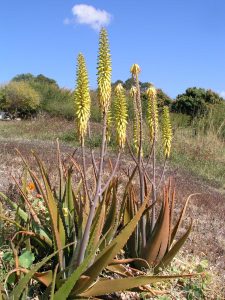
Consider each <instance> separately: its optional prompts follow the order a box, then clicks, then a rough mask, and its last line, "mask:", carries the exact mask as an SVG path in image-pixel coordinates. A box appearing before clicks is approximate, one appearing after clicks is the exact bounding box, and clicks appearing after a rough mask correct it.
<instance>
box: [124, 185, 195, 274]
mask: <svg viewBox="0 0 225 300" xmlns="http://www.w3.org/2000/svg"><path fill="white" fill-rule="evenodd" d="M189 199H190V197H188V198H187V200H186V202H185V204H184V207H183V209H182V210H181V213H180V215H179V217H178V220H177V222H176V223H175V224H174V205H175V188H174V187H173V186H172V185H171V181H170V182H169V183H168V184H167V185H166V186H165V187H164V193H163V199H162V201H160V199H158V201H159V202H161V208H160V211H159V215H158V218H157V220H156V223H155V226H154V228H153V231H152V230H151V216H150V214H148V216H147V217H146V227H145V230H146V237H147V239H146V244H145V245H143V244H142V240H140V238H139V237H140V235H141V232H140V231H141V227H140V226H137V228H136V230H135V231H134V232H133V234H132V235H131V237H130V239H129V240H128V242H127V252H128V256H129V257H139V258H142V259H143V260H144V262H143V261H135V266H136V267H138V268H143V267H146V262H147V263H148V265H149V266H150V267H151V268H153V269H154V272H155V273H158V272H159V271H160V270H161V269H162V268H165V267H167V266H168V265H169V264H170V262H171V261H172V259H173V258H174V256H175V255H176V254H177V252H178V251H179V250H180V248H181V247H182V246H183V244H184V242H185V241H186V239H187V238H188V235H189V234H190V231H191V227H192V221H191V222H190V225H189V226H188V228H187V230H186V232H185V233H184V234H183V235H182V236H181V237H180V238H179V239H178V240H176V241H175V238H176V234H177V232H178V230H179V228H180V227H181V224H182V221H183V219H184V216H185V211H186V208H187V205H188V202H189ZM126 201H127V202H126V208H125V213H124V223H125V224H126V223H127V222H128V221H129V220H130V219H131V218H132V217H133V216H134V215H135V213H136V211H137V210H138V201H137V196H136V193H135V189H134V186H133V185H132V184H130V186H129V190H128V191H127V196H126ZM145 261H146V262H145Z"/></svg>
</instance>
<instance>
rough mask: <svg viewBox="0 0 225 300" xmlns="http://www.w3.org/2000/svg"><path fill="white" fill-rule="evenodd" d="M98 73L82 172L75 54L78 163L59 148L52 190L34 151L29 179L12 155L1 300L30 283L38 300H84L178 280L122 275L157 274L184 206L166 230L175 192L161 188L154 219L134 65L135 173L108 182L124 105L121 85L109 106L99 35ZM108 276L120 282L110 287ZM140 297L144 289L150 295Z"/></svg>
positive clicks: (169, 253) (81, 92) (83, 127)
mask: <svg viewBox="0 0 225 300" xmlns="http://www.w3.org/2000/svg"><path fill="white" fill-rule="evenodd" d="M97 69H98V96H99V106H100V109H101V112H102V144H101V147H100V155H99V156H98V157H97V155H96V153H94V151H93V150H91V161H92V164H91V166H90V167H89V166H88V168H87V164H86V145H85V141H86V137H87V136H88V137H90V136H91V128H90V124H89V117H90V110H91V98H90V91H89V83H88V72H87V67H86V63H85V58H84V56H83V55H82V54H79V55H78V59H77V81H76V88H75V94H74V107H75V122H76V128H77V132H78V136H79V141H80V146H81V163H78V161H77V159H76V158H75V157H74V155H71V156H70V157H68V158H67V159H66V160H63V159H62V155H61V153H60V148H59V145H58V146H57V163H56V166H57V168H58V177H57V178H58V182H57V183H56V182H54V185H53V183H52V181H51V176H50V175H49V174H48V171H47V169H46V167H45V166H44V163H43V162H42V161H41V160H40V158H39V156H38V155H37V154H36V153H33V156H34V158H35V161H36V166H37V169H38V171H34V169H33V168H32V167H31V166H30V165H29V163H28V162H27V160H26V159H25V158H24V157H23V156H22V155H21V158H22V160H23V163H24V168H25V172H24V176H23V179H22V183H21V184H20V183H18V182H17V181H16V185H17V188H18V190H19V193H20V200H19V202H18V203H15V202H14V201H12V200H10V199H9V198H8V197H6V196H5V195H4V194H2V193H0V199H1V201H2V202H4V203H5V204H7V205H8V206H10V207H11V208H12V210H14V218H13V219H10V218H7V217H6V216H4V214H0V219H1V220H2V221H7V222H10V223H11V224H12V226H13V228H14V230H15V232H14V234H13V237H12V238H11V241H10V244H11V248H12V253H13V257H14V269H13V270H12V271H11V272H10V273H9V274H8V276H7V277H6V279H5V282H4V286H5V287H7V288H6V289H5V290H4V293H2V292H0V297H2V298H3V299H7V297H8V298H9V299H14V300H16V299H18V300H19V299H21V298H24V299H25V298H26V297H27V296H30V295H31V293H32V290H33V285H34V284H33V283H34V282H38V284H39V285H38V284H36V290H35V293H36V295H37V294H38V291H40V293H39V295H38V296H39V298H40V299H42V298H43V297H44V299H48V298H49V299H54V300H57V299H58V300H61V299H68V298H69V299H76V298H77V297H81V298H82V299H85V298H89V297H93V296H100V295H103V294H108V293H112V292H115V291H120V290H127V289H132V288H138V287H139V286H142V290H143V289H145V286H146V285H149V284H151V283H155V282H157V281H164V280H167V279H172V278H177V277H178V276H155V275H154V276H153V275H152V276H150V275H146V273H144V272H140V270H137V269H135V268H132V271H131V270H129V268H127V266H126V265H127V264H129V263H134V264H135V266H137V267H138V268H139V267H143V266H144V267H145V268H148V267H149V266H150V265H151V266H152V265H153V266H155V267H156V268H155V271H156V272H157V271H158V270H159V269H160V268H161V267H162V266H165V265H167V264H168V263H169V262H170V261H171V259H172V257H173V256H174V255H175V254H176V253H177V251H178V250H179V248H180V247H181V245H182V244H183V242H184V241H185V239H186V238H187V236H188V234H189V232H190V229H191V226H190V227H189V229H188V230H187V232H186V234H185V235H184V236H183V237H182V238H181V239H180V240H178V241H177V242H176V243H175V244H174V245H173V241H174V238H175V235H176V232H177V230H178V229H179V227H180V224H181V221H182V219H183V215H184V212H185V208H186V206H185V207H184V209H183V211H182V213H181V216H180V218H179V220H178V222H177V224H176V225H175V226H174V227H173V205H174V194H173V193H172V191H171V186H169V187H165V189H164V199H163V201H162V207H161V211H160V214H159V216H158V219H157V221H156V222H155V220H154V219H155V202H156V197H157V188H156V181H155V174H153V178H154V179H153V182H152V184H148V183H147V182H148V174H147V173H146V168H145V165H144V160H143V120H142V107H141V102H140V88H139V81H138V75H139V73H140V68H139V66H138V65H137V64H134V65H133V66H132V68H131V72H132V74H133V76H134V79H135V81H136V87H135V88H133V90H132V92H131V94H132V97H133V100H134V105H135V112H136V116H135V122H136V123H135V124H136V125H135V126H136V127H135V128H136V132H135V146H136V150H137V153H136V157H135V155H134V154H133V155H132V156H133V158H134V160H135V162H136V166H135V168H134V170H133V172H132V174H131V175H129V176H128V180H127V182H126V183H125V184H124V182H123V180H122V179H121V178H120V177H117V176H116V171H117V169H118V166H119V160H120V157H121V155H122V153H123V151H124V148H125V142H126V139H127V134H126V129H127V102H126V94H125V91H124V89H123V87H122V85H121V84H119V85H118V86H117V87H116V88H115V99H114V101H112V99H111V57H110V51H109V43H108V36H107V32H106V30H105V29H102V30H101V32H100V42H99V56H98V67H97ZM148 95H149V97H150V98H151V99H150V101H152V102H149V111H150V112H151V115H150V117H149V127H151V133H152V145H153V166H154V167H153V170H154V169H155V165H154V162H155V142H156V131H157V130H156V129H157V120H156V116H157V113H156V111H155V110H156V103H155V94H154V89H151V91H150V90H148ZM112 107H113V108H114V109H113V110H111V108H112ZM151 110H152V111H151ZM112 111H114V115H112ZM164 116H165V122H164V129H163V132H164V135H163V137H164V145H165V148H166V158H168V156H169V152H170V146H171V128H170V126H169V124H170V123H169V122H170V121H169V114H168V111H167V110H166V109H165V111H164ZM150 118H153V119H154V120H153V119H150ZM113 122H114V125H115V129H116V136H117V144H118V147H117V159H116V162H115V164H114V166H112V165H111V169H110V175H107V174H105V172H104V171H105V169H106V154H107V143H108V141H109V137H110V128H111V127H112V123H113ZM137 172H138V175H139V194H138V196H137V197H136V196H135V192H134V186H133V180H134V177H135V176H136V173H137ZM74 174H76V176H74ZM151 186H152V193H150V190H151ZM151 195H153V196H151ZM150 198H152V201H151V203H150ZM151 211H153V213H151ZM123 249H125V251H127V250H128V253H129V255H130V256H131V258H130V257H128V258H127V257H122V258H121V251H122V250H123ZM24 251H25V252H24ZM24 253H25V254H26V255H24ZM124 256H127V255H126V254H125V255H124ZM21 257H22V258H23V259H24V257H26V259H27V261H26V264H24V263H23V264H21ZM105 272H109V273H110V276H111V278H113V280H112V279H106V278H105V277H104V274H105ZM12 274H13V275H15V276H14V277H13V280H12V278H11V280H9V278H10V276H11V275H12ZM115 274H117V276H120V278H118V279H115V277H116V276H115ZM182 276H191V275H182ZM146 290H147V291H149V287H146ZM0 291H1V290H0Z"/></svg>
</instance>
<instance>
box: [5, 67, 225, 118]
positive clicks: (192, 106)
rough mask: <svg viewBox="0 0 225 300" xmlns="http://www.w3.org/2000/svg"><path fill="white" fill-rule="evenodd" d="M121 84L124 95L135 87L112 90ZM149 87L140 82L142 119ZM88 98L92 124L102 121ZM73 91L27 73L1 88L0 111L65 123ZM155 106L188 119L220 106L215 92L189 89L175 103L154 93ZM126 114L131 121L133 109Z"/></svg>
mask: <svg viewBox="0 0 225 300" xmlns="http://www.w3.org/2000/svg"><path fill="white" fill-rule="evenodd" d="M118 83H121V84H122V85H123V87H124V88H125V90H126V92H127V96H128V98H129V90H130V88H131V87H132V86H133V85H134V82H133V79H132V78H128V79H127V80H126V81H122V80H117V81H116V82H114V83H112V87H114V86H116V85H117V84H118ZM149 86H151V83H149V82H140V90H141V99H142V103H143V114H144V116H145V112H146V107H147V101H148V100H147V97H146V93H145V91H146V89H147V88H148V87H149ZM91 96H92V98H93V102H95V101H96V105H95V106H94V108H93V109H92V112H91V118H92V120H93V121H99V120H100V119H101V113H100V111H99V110H98V105H97V91H96V90H92V91H91ZM73 99H74V91H72V90H69V89H66V88H61V87H59V85H58V84H57V82H56V81H55V80H54V79H52V78H48V77H46V76H44V75H42V74H40V75H37V76H34V75H32V74H30V73H26V74H19V75H17V76H15V77H14V78H12V80H11V81H10V82H9V83H8V84H6V85H4V86H1V87H0V110H2V111H5V112H7V113H8V114H9V115H10V116H11V117H12V118H16V117H21V118H29V117H34V116H36V115H37V114H38V113H41V112H42V113H47V114H49V115H51V116H62V117H65V118H68V119H72V118H73V115H74V114H73V111H74V107H73V105H74V104H73ZM157 100H158V101H157V102H158V106H159V110H160V109H161V108H162V107H163V106H165V105H167V106H169V107H170V110H171V111H172V112H175V113H182V114H186V115H189V116H191V117H193V118H194V117H196V116H202V115H205V114H207V112H208V111H209V110H210V109H211V108H212V107H213V106H214V105H215V104H218V103H223V100H224V99H223V98H221V97H220V96H219V95H218V94H217V93H216V92H214V91H212V90H207V89H204V88H197V87H192V88H188V89H187V90H186V91H185V92H184V93H182V94H179V95H178V96H177V97H176V98H175V99H172V98H171V97H169V96H168V95H167V94H166V93H165V92H164V91H163V90H162V89H160V88H158V89H157ZM129 102H130V101H128V111H129V115H130V117H132V113H133V112H132V109H131V106H132V105H130V106H129Z"/></svg>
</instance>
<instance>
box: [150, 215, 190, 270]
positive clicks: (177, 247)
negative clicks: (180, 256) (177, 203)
mask: <svg viewBox="0 0 225 300" xmlns="http://www.w3.org/2000/svg"><path fill="white" fill-rule="evenodd" d="M191 229H192V221H191V224H190V226H189V228H188V230H187V231H186V232H185V234H184V235H183V236H182V237H181V238H180V239H179V240H178V241H177V242H176V243H175V245H174V246H173V247H172V248H171V249H170V250H169V252H167V253H166V255H165V256H164V257H163V258H162V260H161V261H160V263H159V264H158V265H157V266H156V267H155V269H154V273H155V274H157V273H158V272H159V270H160V268H166V267H167V266H168V265H169V264H170V263H171V261H172V260H173V258H174V257H175V256H176V254H177V253H178V252H179V250H180V248H181V247H182V246H183V244H184V243H185V241H186V240H187V238H188V236H189V234H190V232H191Z"/></svg>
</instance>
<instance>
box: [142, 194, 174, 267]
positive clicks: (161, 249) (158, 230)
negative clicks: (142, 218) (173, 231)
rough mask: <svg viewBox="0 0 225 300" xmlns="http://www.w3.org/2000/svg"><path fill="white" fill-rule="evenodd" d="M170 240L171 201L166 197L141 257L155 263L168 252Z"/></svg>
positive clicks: (152, 263)
mask: <svg viewBox="0 0 225 300" xmlns="http://www.w3.org/2000/svg"><path fill="white" fill-rule="evenodd" d="M168 241H169V203H168V197H167V196H165V197H164V202H163V204H162V208H161V213H160V215H159V218H158V220H157V222H156V224H155V227H154V230H153V232H152V234H151V236H150V239H149V240H147V243H146V246H145V247H144V248H143V249H142V251H141V257H142V258H144V259H145V260H147V262H148V263H149V264H150V265H154V264H156V263H158V262H159V261H160V259H161V258H162V257H163V256H164V254H165V253H166V250H167V247H168Z"/></svg>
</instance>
